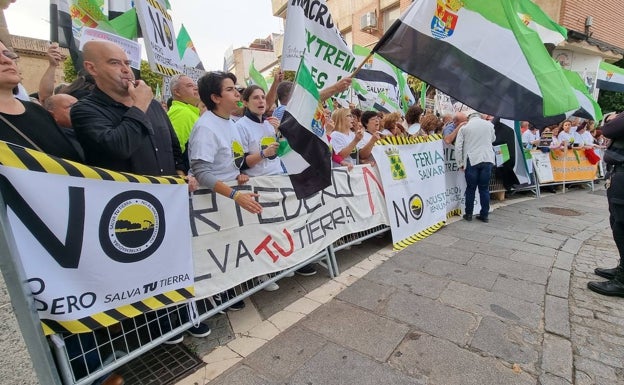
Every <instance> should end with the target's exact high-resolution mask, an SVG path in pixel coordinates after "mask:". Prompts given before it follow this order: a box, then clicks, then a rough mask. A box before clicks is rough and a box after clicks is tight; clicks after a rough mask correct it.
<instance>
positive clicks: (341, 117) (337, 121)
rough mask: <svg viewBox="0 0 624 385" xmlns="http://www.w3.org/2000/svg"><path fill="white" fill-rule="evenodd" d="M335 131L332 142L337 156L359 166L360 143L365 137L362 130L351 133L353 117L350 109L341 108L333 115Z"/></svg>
mask: <svg viewBox="0 0 624 385" xmlns="http://www.w3.org/2000/svg"><path fill="white" fill-rule="evenodd" d="M332 121H333V122H334V131H333V132H332V134H331V140H332V141H331V142H332V147H333V149H334V151H336V154H338V155H340V156H342V157H343V158H344V160H346V161H348V162H350V163H351V164H358V152H359V148H358V143H359V142H360V140H362V138H363V137H364V132H363V131H362V130H357V132H353V131H351V128H352V127H353V116H352V115H351V110H349V109H348V108H341V109H339V110H336V111H334V113H333V114H332Z"/></svg>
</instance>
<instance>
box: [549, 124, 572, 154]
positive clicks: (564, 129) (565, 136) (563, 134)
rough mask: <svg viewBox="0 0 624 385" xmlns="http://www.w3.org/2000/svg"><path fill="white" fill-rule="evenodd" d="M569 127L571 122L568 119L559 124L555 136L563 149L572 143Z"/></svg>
mask: <svg viewBox="0 0 624 385" xmlns="http://www.w3.org/2000/svg"><path fill="white" fill-rule="evenodd" d="M571 127H572V122H571V121H570V120H568V119H566V120H564V121H563V122H561V123H559V135H558V136H557V139H559V142H560V143H561V145H562V146H563V147H568V146H569V145H571V144H572V143H574V138H573V137H572V134H570V128H571ZM553 136H554V135H553Z"/></svg>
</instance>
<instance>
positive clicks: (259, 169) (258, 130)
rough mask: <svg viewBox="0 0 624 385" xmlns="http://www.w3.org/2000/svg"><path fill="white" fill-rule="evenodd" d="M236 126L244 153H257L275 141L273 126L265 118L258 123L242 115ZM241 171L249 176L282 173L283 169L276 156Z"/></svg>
mask: <svg viewBox="0 0 624 385" xmlns="http://www.w3.org/2000/svg"><path fill="white" fill-rule="evenodd" d="M236 127H237V128H238V133H239V134H240V137H241V140H242V144H243V149H244V150H245V152H246V153H249V154H259V153H260V150H263V149H264V148H266V147H267V146H268V145H269V144H271V143H273V142H277V138H276V137H275V128H273V126H272V125H271V123H269V122H268V121H266V120H265V121H264V122H263V123H258V122H254V121H253V120H251V119H249V118H248V117H246V116H243V117H242V118H240V119H239V120H238V121H237V122H236ZM243 172H244V173H245V174H247V175H249V176H260V175H278V174H283V173H284V170H283V169H282V164H281V162H280V160H279V157H277V156H276V157H274V158H273V159H269V158H264V159H262V161H260V162H259V163H257V164H256V165H255V166H253V167H251V168H248V169H247V170H243Z"/></svg>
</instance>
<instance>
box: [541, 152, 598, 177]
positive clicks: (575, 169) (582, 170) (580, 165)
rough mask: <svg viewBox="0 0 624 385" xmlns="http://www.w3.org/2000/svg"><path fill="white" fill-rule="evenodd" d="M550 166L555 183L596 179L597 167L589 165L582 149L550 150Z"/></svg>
mask: <svg viewBox="0 0 624 385" xmlns="http://www.w3.org/2000/svg"><path fill="white" fill-rule="evenodd" d="M550 164H551V166H552V173H553V177H554V181H555V182H564V181H580V180H594V179H596V167H597V166H596V165H595V164H591V163H589V161H588V160H587V157H586V156H585V150H583V149H582V148H581V149H571V148H568V149H565V150H552V149H551V151H550Z"/></svg>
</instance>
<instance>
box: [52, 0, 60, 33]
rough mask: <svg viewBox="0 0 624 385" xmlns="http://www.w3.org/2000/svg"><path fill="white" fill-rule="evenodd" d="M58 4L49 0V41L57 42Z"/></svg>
mask: <svg viewBox="0 0 624 385" xmlns="http://www.w3.org/2000/svg"><path fill="white" fill-rule="evenodd" d="M58 24H59V23H58V4H57V3H56V1H50V42H58V41H59V34H58Z"/></svg>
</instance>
